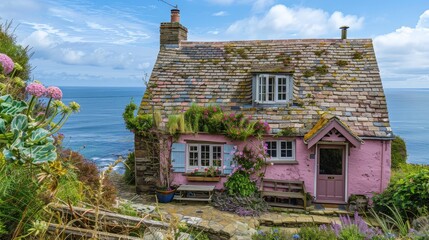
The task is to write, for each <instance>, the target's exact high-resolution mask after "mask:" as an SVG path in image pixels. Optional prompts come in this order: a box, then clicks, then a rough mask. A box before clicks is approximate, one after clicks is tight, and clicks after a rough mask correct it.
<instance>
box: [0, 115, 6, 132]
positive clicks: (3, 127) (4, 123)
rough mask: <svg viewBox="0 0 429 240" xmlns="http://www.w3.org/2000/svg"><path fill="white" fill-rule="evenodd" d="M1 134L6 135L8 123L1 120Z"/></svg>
mask: <svg viewBox="0 0 429 240" xmlns="http://www.w3.org/2000/svg"><path fill="white" fill-rule="evenodd" d="M0 133H1V134H3V133H6V122H5V120H4V119H1V118H0Z"/></svg>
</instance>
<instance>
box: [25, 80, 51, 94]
mask: <svg viewBox="0 0 429 240" xmlns="http://www.w3.org/2000/svg"><path fill="white" fill-rule="evenodd" d="M25 91H27V93H29V94H30V95H33V96H35V97H42V96H43V95H45V93H46V88H45V87H44V86H43V85H42V84H40V83H31V84H29V85H28V86H27V87H26V88H25Z"/></svg>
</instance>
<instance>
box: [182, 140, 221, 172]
mask: <svg viewBox="0 0 429 240" xmlns="http://www.w3.org/2000/svg"><path fill="white" fill-rule="evenodd" d="M222 154H223V153H222V146H221V145H214V144H189V145H188V164H187V165H188V170H189V171H194V170H195V169H198V170H199V171H204V169H205V168H207V167H210V166H215V167H221V166H222Z"/></svg>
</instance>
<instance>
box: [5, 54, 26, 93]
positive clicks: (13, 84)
mask: <svg viewBox="0 0 429 240" xmlns="http://www.w3.org/2000/svg"><path fill="white" fill-rule="evenodd" d="M20 70H22V67H21V65H19V64H18V63H16V64H15V63H14V62H13V60H12V59H11V58H10V57H9V56H7V55H6V54H3V53H0V92H1V94H2V95H7V94H11V95H12V96H15V95H18V94H19V93H20V91H21V89H22V87H24V86H25V82H24V81H22V79H21V78H20V77H17V76H15V73H16V72H17V71H20Z"/></svg>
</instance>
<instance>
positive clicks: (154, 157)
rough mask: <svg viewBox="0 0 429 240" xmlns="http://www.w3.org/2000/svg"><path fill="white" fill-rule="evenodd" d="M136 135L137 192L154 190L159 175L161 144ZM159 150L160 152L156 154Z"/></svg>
mask: <svg viewBox="0 0 429 240" xmlns="http://www.w3.org/2000/svg"><path fill="white" fill-rule="evenodd" d="M147 140H148V139H147V138H145V137H142V136H139V135H134V149H135V156H136V160H135V171H136V173H135V176H136V192H137V193H143V192H154V189H155V179H158V176H159V151H157V150H158V148H159V144H157V143H156V144H155V143H151V142H155V141H147ZM157 152H158V154H156V153H157Z"/></svg>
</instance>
